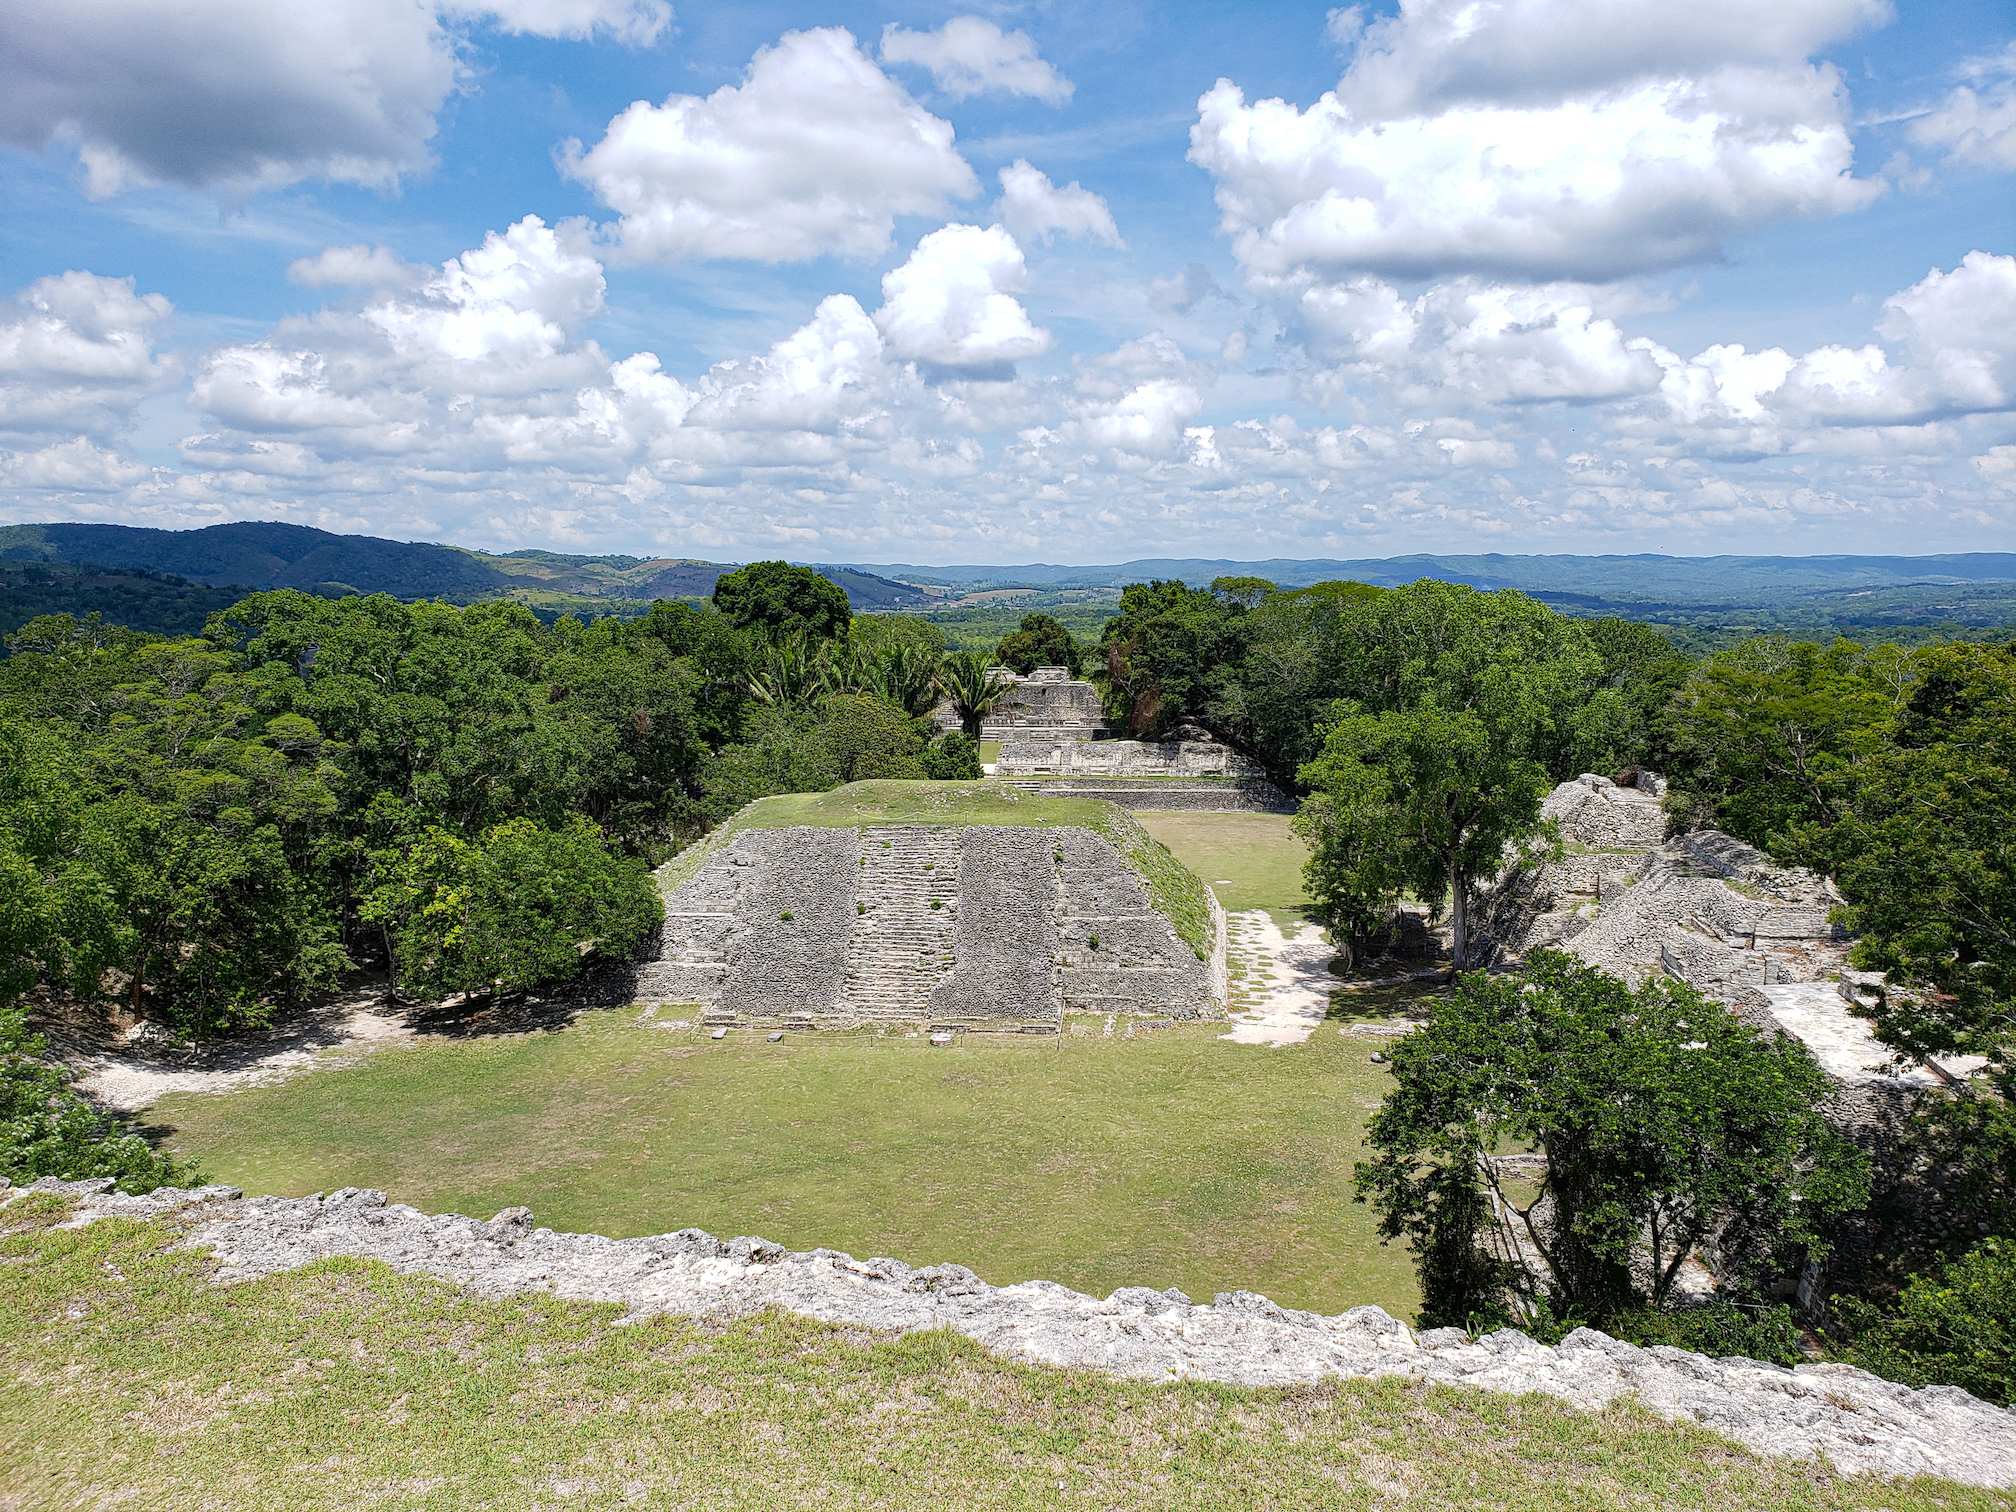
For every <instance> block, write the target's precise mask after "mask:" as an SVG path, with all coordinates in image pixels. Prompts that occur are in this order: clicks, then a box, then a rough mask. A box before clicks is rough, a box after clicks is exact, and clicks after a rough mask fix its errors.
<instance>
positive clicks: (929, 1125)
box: [146, 1009, 1416, 1316]
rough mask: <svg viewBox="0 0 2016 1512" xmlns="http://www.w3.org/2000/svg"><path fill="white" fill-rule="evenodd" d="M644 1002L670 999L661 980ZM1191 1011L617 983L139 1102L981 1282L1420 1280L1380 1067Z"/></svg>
mask: <svg viewBox="0 0 2016 1512" xmlns="http://www.w3.org/2000/svg"><path fill="white" fill-rule="evenodd" d="M661 1012H665V1010H661ZM1217 1032H1218V1030H1217V1028H1216V1026H1212V1025H1194V1026H1193V1025H1184V1026H1180V1027H1178V1028H1174V1029H1165V1030H1157V1031H1153V1032H1144V1033H1142V1034H1139V1035H1136V1036H1134V1037H1131V1038H1130V1037H1128V1034H1127V1031H1126V1027H1125V1023H1124V1021H1122V1023H1120V1024H1119V1025H1117V1026H1116V1032H1115V1034H1114V1035H1113V1036H1112V1037H1111V1038H1107V1037H1105V1036H1104V1035H1097V1036H1093V1037H1089V1038H1087V1037H1080V1036H1075V1035H1066V1036H1060V1037H1057V1038H1049V1039H1037V1038H1035V1037H1033V1036H1030V1037H1023V1036H1013V1037H1003V1038H993V1037H988V1036H966V1037H962V1039H961V1041H960V1043H959V1044H958V1045H957V1046H956V1047H954V1048H952V1049H933V1048H932V1047H931V1046H930V1045H929V1044H927V1043H926V1042H925V1041H923V1040H921V1039H907V1038H903V1037H901V1036H896V1035H892V1036H889V1037H878V1036H876V1035H874V1034H872V1033H867V1034H854V1035H837V1034H815V1033H798V1034H792V1035H788V1036H786V1038H785V1039H784V1040H783V1041H782V1042H780V1043H778V1044H774V1045H773V1044H770V1043H768V1042H767V1041H766V1040H765V1038H764V1037H763V1036H762V1035H761V1034H735V1035H731V1036H730V1037H729V1038H727V1039H725V1040H720V1041H714V1040H710V1039H708V1038H707V1036H706V1034H705V1032H704V1031H702V1030H699V1029H679V1030H673V1029H666V1028H660V1027H654V1022H653V1021H648V1020H640V1019H639V1018H638V1016H637V1014H636V1012H635V1010H631V1009H611V1010H606V1011H602V1012H597V1013H590V1014H584V1015H583V1016H582V1017H581V1018H579V1019H578V1020H576V1021H575V1023H574V1024H573V1025H572V1026H571V1027H569V1028H566V1029H564V1030H559V1031H554V1032H546V1033H533V1034H520V1035H500V1036H495V1037H488V1038H482V1037H471V1038H465V1039H454V1038H447V1037H430V1038H427V1039H424V1040H421V1041H418V1042H416V1043H413V1044H411V1045H407V1046H400V1047H391V1048H387V1049H384V1050H380V1051H378V1052H376V1053H375V1054H372V1055H370V1056H368V1057H364V1058H362V1059H360V1060H357V1061H355V1062H354V1063H352V1064H350V1065H347V1066H343V1067H339V1068H334V1069H327V1070H315V1071H311V1072H308V1073H306V1074H303V1075H300V1076H297V1077H295V1078H294V1079H293V1080H291V1081H287V1082H283V1083H280V1084H278V1085H274V1086H267V1087H255V1088H248V1089H245V1090H242V1091H238V1092H233V1093H228V1094H221V1095H195V1094H180V1095H177V1096H175V1097H172V1098H169V1099H166V1100H164V1101H162V1102H161V1103H158V1104H157V1105H156V1106H155V1107H154V1108H153V1109H151V1110H149V1112H148V1113H147V1115H146V1117H147V1119H148V1120H149V1121H151V1122H152V1123H154V1124H156V1125H157V1126H160V1127H162V1128H164V1129H165V1130H167V1136H166V1138H167V1144H168V1146H169V1148H171V1149H173V1150H174V1151H176V1152H177V1153H178V1154H184V1155H195V1156H199V1157H201V1159H202V1161H203V1163H204V1171H205V1174H206V1177H207V1178H208V1179H210V1180H213V1181H224V1182H230V1183H233V1184H234V1185H237V1186H242V1187H244V1188H245V1189H246V1190H247V1191H248V1192H254V1193H260V1192H273V1193H280V1194H283V1195H289V1196H296V1195H300V1194H303V1193H306V1192H313V1191H328V1190H334V1189H335V1188H338V1187H343V1186H365V1187H378V1188H382V1189H383V1190H385V1191H386V1192H387V1193H389V1194H390V1195H391V1197H392V1198H393V1200H395V1201H399V1202H408V1203H411V1204H412V1205H413V1206H415V1207H418V1208H421V1209H423V1210H426V1211H429V1212H442V1211H449V1212H461V1213H469V1214H472V1215H474V1216H476V1217H480V1218H487V1217H489V1216H490V1215H491V1214H492V1213H495V1212H497V1211H498V1210H499V1209H501V1208H505V1207H510V1206H514V1205H517V1204H521V1203H522V1204H524V1205H525V1206H528V1207H530V1208H531V1209H532V1210H533V1212H534V1213H535V1214H537V1216H538V1220H539V1222H541V1223H543V1224H547V1225H550V1226H552V1227H554V1228H557V1229H572V1230H578V1231H587V1232H595V1233H604V1234H611V1235H615V1236H619V1237H622V1236H629V1235H635V1234H649V1233H662V1232H666V1231H669V1230H673V1229H679V1228H684V1227H686V1226H688V1225H689V1224H691V1225H697V1226H699V1227H701V1228H705V1229H708V1230H710V1231H712V1232H714V1233H716V1234H719V1235H721V1236H722V1237H724V1238H727V1237H731V1236H733V1235H737V1234H760V1235H762V1236H763V1237H765V1238H768V1239H774V1240H777V1241H778V1242H780V1243H783V1244H786V1245H789V1246H790V1247H791V1248H793V1249H812V1248H815V1247H817V1246H820V1245H826V1246H829V1247H831V1248H834V1249H843V1250H847V1251H849V1252H851V1253H853V1254H856V1255H862V1256H867V1255H893V1256H895V1257H897V1258H899V1259H902V1260H907V1261H909V1262H911V1263H912V1264H916V1265H928V1264H932V1263H935V1262H938V1261H943V1260H956V1261H958V1262H960V1263H961V1264H964V1265H969V1266H971V1267H972V1268H973V1269H974V1270H976V1271H978V1272H979V1273H980V1274H981V1275H982V1276H983V1277H985V1278H986V1279H987V1280H989V1281H991V1282H994V1283H996V1284H997V1285H1006V1284H1011V1283H1013V1282H1017V1281H1026V1280H1029V1279H1031V1278H1034V1277H1042V1278H1045V1279H1048V1280H1052V1281H1059V1282H1062V1283H1063V1284H1065V1285H1067V1286H1071V1287H1074V1288H1076V1289H1078V1290H1080V1291H1085V1292H1089V1293H1092V1294H1095V1295H1098V1296H1105V1295H1106V1294H1107V1293H1108V1292H1110V1291H1112V1290H1113V1289H1114V1288H1116V1287H1119V1286H1131V1285H1143V1286H1153V1287H1158V1288H1159V1287H1165V1286H1176V1287H1180V1288H1181V1289H1182V1290H1184V1291H1185V1292H1187V1293H1189V1294H1190V1295H1191V1296H1194V1297H1199V1298H1209V1297H1210V1296H1212V1295H1213V1294H1214V1293H1216V1292H1219V1291H1232V1290H1235V1289H1238V1288H1240V1287H1245V1288H1248V1289H1250V1290H1253V1291H1258V1292H1263V1293H1265V1294H1266V1295H1268V1296H1270V1297H1272V1298H1274V1299H1275V1300H1276V1301H1277V1302H1280V1303H1282V1304H1284V1305H1286V1306H1290V1307H1307V1308H1314V1309H1317V1310H1319V1311H1322V1312H1339V1311H1342V1310H1343V1309H1345V1308H1347V1307H1351V1306H1355V1305H1357V1304H1359V1303H1368V1302H1369V1303H1376V1304H1378V1305H1380V1306H1382V1307H1385V1308H1386V1309H1387V1310H1388V1311H1390V1312H1393V1313H1395V1314H1396V1315H1399V1316H1411V1315H1412V1313H1413V1309H1414V1307H1415V1306H1416V1293H1415V1288H1414V1279H1413V1272H1412V1267H1411V1263H1410V1260H1409V1257H1408V1255H1407V1253H1406V1252H1405V1250H1404V1249H1400V1248H1389V1247H1386V1246H1382V1245H1380V1244H1379V1243H1378V1241H1377V1238H1376V1236H1375V1235H1374V1233H1373V1222H1372V1216H1371V1212H1370V1210H1369V1209H1368V1208H1366V1207H1364V1206H1363V1205H1361V1204H1356V1203H1353V1202H1352V1201H1351V1185H1350V1174H1351V1165H1352V1163H1353V1161H1355V1160H1356V1159H1358V1158H1359V1156H1360V1154H1361V1152H1362V1146H1361V1144H1360V1133H1361V1129H1362V1125H1363V1121H1364V1119H1365V1117H1366V1116H1367V1114H1368V1112H1369V1111H1370V1109H1372V1108H1373V1107H1375V1106H1376V1105H1377V1104H1378V1101H1379V1099H1380V1098H1381V1097H1382V1096H1384V1094H1385V1090H1386V1087H1387V1085H1388V1074H1387V1073H1386V1072H1385V1071H1384V1070H1383V1069H1381V1068H1379V1067H1377V1066H1373V1065H1371V1064H1369V1053H1370V1052H1369V1050H1368V1047H1366V1046H1365V1045H1364V1044H1362V1043H1356V1042H1352V1041H1347V1040H1344V1039H1342V1038H1340V1037H1339V1036H1338V1035H1337V1034H1336V1033H1335V1032H1334V1031H1326V1032H1325V1033H1323V1034H1319V1035H1318V1036H1317V1037H1316V1038H1315V1040H1313V1041H1312V1042H1311V1043H1309V1044H1307V1045H1299V1046H1294V1047H1291V1048H1287V1049H1281V1050H1269V1049H1263V1048H1259V1047H1255V1046H1250V1045H1232V1044H1227V1043H1225V1042H1223V1041H1221V1040H1219V1039H1217V1038H1216V1034H1217Z"/></svg>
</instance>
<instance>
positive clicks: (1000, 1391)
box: [0, 1196, 2011, 1512]
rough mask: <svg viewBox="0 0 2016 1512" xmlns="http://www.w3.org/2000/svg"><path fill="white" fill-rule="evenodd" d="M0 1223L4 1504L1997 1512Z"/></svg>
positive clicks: (1368, 1417) (877, 1346)
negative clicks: (216, 1264)
mask: <svg viewBox="0 0 2016 1512" xmlns="http://www.w3.org/2000/svg"><path fill="white" fill-rule="evenodd" d="M63 1212H64V1204H63V1203H62V1202H60V1201H59V1200H55V1199H51V1198H47V1197H43V1196H35V1197H29V1198H26V1199H23V1200H22V1201H20V1202H18V1203H17V1204H16V1205H15V1206H14V1207H13V1208H10V1209H6V1210H4V1211H0V1266H4V1268H5V1274H6V1276H7V1285H6V1286H4V1287H0V1507H5V1508H7V1509H9V1512H58V1509H60V1512H71V1509H73V1508H79V1507H94V1508H95V1507H112V1506H120V1507H135V1508H145V1509H147V1512H185V1509H187V1512H195V1509H199V1508H202V1509H209V1508H229V1509H231V1512H319V1509H341V1512H353V1509H356V1508H360V1507H361V1508H373V1509H381V1508H382V1509H385V1512H460V1509H476V1508H510V1509H520V1508H523V1509H528V1512H529V1509H561V1508H565V1509H583V1508H594V1509H611V1508H660V1509H671V1508H689V1509H698V1508H705V1509H708V1512H773V1509H780V1508H819V1509H822V1512H836V1509H839V1512H855V1509H863V1512H866V1509H870V1508H875V1509H893V1512H944V1509H959V1512H966V1509H976V1512H994V1509H1015V1512H1020V1509H1025V1508H1045V1509H1049V1508H1059V1507H1063V1508H1088V1509H1089V1508H1100V1509H1107V1508H1126V1509H1129V1512H1133V1509H1149V1512H1160V1509H1165V1508H1166V1509H1172V1512H1174V1509H1184V1512H1200V1509H1214V1508H1226V1509H1235V1508H1236V1509H1239V1512H1248V1509H1279V1512H1289V1509H1295V1512H1301V1509H1333V1508H1336V1509H1343V1508H1350V1509H1357V1512H1373V1509H1386V1508H1401V1507H1420V1508H1435V1509H1441V1508H1466V1509H1467V1508H1478V1509H1483V1508H1492V1509H1519V1512H1529V1509H1530V1512H1587V1509H1592V1508H1617V1507H1624V1508H1644V1509H1654V1508H1657V1509H1681V1508H1687V1509H1713V1512H1837V1509H1838V1512H1864V1509H1867V1512H1874V1509H1877V1508H1886V1509H1891V1512H1933V1509H1944V1512H1990V1509H2005V1512H2006V1509H2007V1508H2009V1506H2010V1505H2011V1499H2010V1497H2009V1496H2008V1495H2006V1494H2003V1493H1995V1492H1984V1491H1969V1490H1964V1489H1961V1488H1958V1487H1954V1486H1950V1485H1947V1484H1944V1483H1941V1482H1936V1481H1920V1482H1914V1483H1912V1484H1909V1485H1897V1484H1891V1483H1881V1482H1872V1481H1866V1480H1855V1481H1850V1480H1844V1479H1842V1478H1841V1477H1840V1476H1838V1475H1835V1474H1832V1473H1830V1472H1829V1471H1827V1470H1826V1469H1825V1468H1824V1467H1821V1466H1817V1465H1810V1464H1809V1465H1788V1464H1785V1463H1782V1462H1774V1461H1768V1460H1762V1459H1759V1458H1758V1457H1756V1456H1754V1455H1751V1454H1748V1453H1746V1452H1744V1451H1742V1450H1740V1449H1737V1448H1734V1447H1732V1446H1731V1445H1729V1444H1727V1443H1724V1442H1722V1441H1720V1440H1717V1439H1715V1438H1713V1437H1712V1436H1710V1435H1709V1434H1707V1433H1705V1432H1703V1431H1701V1430H1699V1429H1696V1428H1682V1427H1676V1426H1673V1425H1670V1424H1666V1423H1662V1422H1660V1421H1658V1420H1656V1419H1654V1418H1653V1417H1651V1416H1650V1415H1649V1414H1647V1413H1645V1412H1644V1411H1642V1410H1640V1409H1636V1408H1631V1407H1623V1408H1619V1409H1616V1410H1613V1411H1610V1412H1605V1413H1600V1414H1598V1413H1580V1412H1576V1411H1574V1410H1573V1409H1571V1408H1568V1407H1565V1406H1563V1405H1561V1404H1559V1403H1555V1402H1552V1401H1548V1400H1546V1399H1544V1398H1540V1397H1523V1398H1515V1397H1506V1396H1495V1395H1490V1394H1486V1393H1483V1392H1458V1391H1453V1390H1450V1389H1447V1388H1422V1387H1413V1386H1406V1385H1402V1384H1399V1383H1397V1382H1391V1381H1387V1382H1377V1383H1369V1384H1368V1383H1352V1384H1339V1383H1327V1384H1324V1385H1320V1386H1313V1387H1303V1388H1299V1389H1293V1390H1271V1391H1251V1390H1237V1389H1231V1388H1226V1387H1214V1386H1204V1385H1196V1384H1183V1385H1175V1386H1153V1385H1140V1384H1134V1383H1131V1382H1123V1381H1113V1380H1107V1379H1104V1378H1102V1377H1099V1376H1095V1375H1092V1374H1090V1373H1086V1372H1072V1371H1060V1370H1041V1369H1034V1368H1030V1367H1026V1366H1019V1365H1011V1364H1007V1363H1005V1362H1003V1361H1001V1360H999V1359H996V1358H993V1357H991V1356H989V1355H988V1354H987V1353H985V1352H984V1351H983V1350H981V1349H980V1348H979V1347H978V1346H977V1345H975V1344H973V1343H971V1342H969V1341H967V1340H965V1339H962V1338H959V1337H958V1336H956V1335H953V1334H949V1333H944V1332H933V1333H925V1334H912V1335H910V1336H908V1337H904V1338H890V1337H887V1336H878V1335H874V1334H870V1333H868V1332H866V1331H863V1330H848V1329H840V1328H830V1327H825V1326H822V1325H820V1324H816V1323H812V1322H810V1321H807V1320H805V1319H801V1318H792V1317H787V1316H783V1315H780V1314H775V1313H772V1314H766V1315H764V1316H762V1317H759V1318H754V1319H748V1320H744V1321H741V1322H735V1323H727V1324H722V1323H708V1322H701V1321H693V1320H687V1319H680V1318H666V1317H657V1318H649V1319H645V1320H641V1321H638V1322H633V1323H629V1324H622V1325H618V1324H617V1322H616V1315H617V1309H615V1308H613V1307H596V1306H589V1305H586V1304H580V1303H566V1302H556V1301H552V1300H547V1299H538V1298H517V1299H512V1300H508V1301H502V1302H492V1301H484V1300H482V1299H479V1298H475V1297H471V1296H467V1295H464V1294H462V1293H460V1292H458V1291H456V1290H455V1289H454V1288H452V1287H449V1286H445V1285H442V1284H441V1283H439V1282H436V1281H432V1280H428V1279H425V1278H422V1277H414V1276H399V1275H395V1274H393V1273H392V1272H391V1271H390V1270H389V1269H387V1268H386V1267H385V1266H383V1265H379V1264H376V1263H370V1262H365V1261H358V1260H350V1259H341V1260H333V1261H326V1262H323V1263H321V1264H318V1265H314V1266H310V1267H308V1268H306V1269H303V1270H301V1271H296V1272H292V1273H289V1274H285V1275H279V1276H272V1277H269V1278H267V1279H266V1280H263V1281H259V1282H254V1283H251V1284H249V1285H243V1286H233V1287H228V1288H222V1287H216V1286H213V1285H211V1284H209V1279H208V1278H209V1272H210V1268H211V1262H210V1261H209V1260H208V1258H207V1257H205V1256H201V1255H198V1254H195V1253H192V1252H191V1251H188V1250H182V1249H176V1248H174V1247H173V1244H174V1240H175V1239H176V1238H177V1233H176V1230H175V1229H174V1228H173V1226H172V1225H171V1224H169V1223H166V1222H155V1223H149V1224H139V1223H132V1222H129V1221H126V1220H105V1221H102V1222H99V1223H96V1224H93V1225H92V1226H91V1227H89V1228H86V1229H70V1230H60V1229H54V1228H52V1227H50V1225H51V1224H53V1223H54V1222H55V1221H57V1219H59V1218H60V1217H61V1216H62V1214H63Z"/></svg>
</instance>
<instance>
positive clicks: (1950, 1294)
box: [1834, 1239, 2016, 1407]
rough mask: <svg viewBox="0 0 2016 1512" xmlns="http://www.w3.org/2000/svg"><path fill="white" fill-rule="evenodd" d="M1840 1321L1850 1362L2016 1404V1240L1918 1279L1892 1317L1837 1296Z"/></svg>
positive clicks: (1912, 1382)
mask: <svg viewBox="0 0 2016 1512" xmlns="http://www.w3.org/2000/svg"><path fill="white" fill-rule="evenodd" d="M1834 1316H1835V1319H1836V1321H1837V1322H1838V1323H1839V1324H1840V1325H1841V1327H1842V1328H1843V1329H1844V1331H1846V1332H1847V1333H1848V1334H1849V1336H1850V1343H1849V1345H1848V1348H1847V1350H1846V1352H1845V1355H1846V1358H1847V1360H1848V1362H1849V1363H1850V1364H1853V1365H1859V1366H1861V1368H1862V1369H1864V1370H1866V1371H1869V1372H1870V1373H1871V1374H1873V1375H1879V1376H1882V1377H1884V1378H1885V1379H1886V1380H1892V1381H1902V1382H1903V1383H1904V1384H1905V1385H1907V1386H1931V1385H1935V1384H1943V1385H1948V1386H1959V1387H1962V1388H1964V1389H1965V1390H1967V1391H1971V1392H1973V1393H1974V1395H1976V1396H1977V1397H1980V1398H1981V1399H1982V1400H1983V1401H1987V1402H1994V1403H1996V1404H1997V1405H1999V1406H2003V1407H2007V1406H2010V1405H2012V1404H2016V1243H2012V1242H2010V1241H2009V1240H2007V1239H1986V1240H1983V1241H1982V1242H1981V1243H1980V1244H1979V1245H1977V1246H1976V1247H1975V1248H1974V1249H1973V1250H1972V1251H1970V1252H1969V1253H1968V1254H1967V1255H1965V1256H1964V1257H1962V1258H1961V1259H1959V1260H1956V1261H1953V1262H1952V1263H1950V1264H1948V1265H1944V1266H1941V1267H1940V1268H1939V1269H1938V1270H1937V1271H1935V1272H1934V1273H1933V1274H1931V1275H1929V1276H1913V1277H1912V1278H1911V1284H1910V1285H1909V1286H1907V1287H1905V1288H1904V1293H1903V1295H1902V1296H1900V1297H1899V1298H1898V1299H1897V1307H1896V1309H1895V1311H1893V1312H1889V1313H1885V1312H1884V1311H1883V1310H1882V1309H1880V1308H1877V1307H1875V1306H1873V1305H1871V1304H1870V1303H1867V1302H1863V1301H1859V1300H1857V1299H1855V1298H1852V1297H1837V1298H1836V1299H1835V1301H1834Z"/></svg>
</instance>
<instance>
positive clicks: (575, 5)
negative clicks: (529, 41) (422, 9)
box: [441, 0, 672, 47]
mask: <svg viewBox="0 0 2016 1512" xmlns="http://www.w3.org/2000/svg"><path fill="white" fill-rule="evenodd" d="M441 11H442V14H443V15H447V16H452V17H455V18H456V19H458V20H467V21H489V22H492V23H493V24H495V25H496V26H497V28H498V29H499V30H500V31H507V32H514V33H516V34H518V35H519V36H531V37H571V38H573V39H575V40H577V41H587V40H588V39H589V38H591V37H595V36H606V37H610V38H613V39H614V40H615V41H618V42H624V43H628V44H629V45H630V46H632V47H649V46H651V45H652V44H653V43H655V42H656V41H657V40H658V39H659V38H660V37H662V36H664V35H665V31H666V29H667V28H668V27H670V26H671V25H672V7H671V6H670V5H668V4H666V3H665V0H444V3H443V4H442V6H441Z"/></svg>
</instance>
